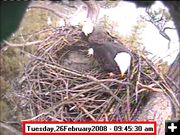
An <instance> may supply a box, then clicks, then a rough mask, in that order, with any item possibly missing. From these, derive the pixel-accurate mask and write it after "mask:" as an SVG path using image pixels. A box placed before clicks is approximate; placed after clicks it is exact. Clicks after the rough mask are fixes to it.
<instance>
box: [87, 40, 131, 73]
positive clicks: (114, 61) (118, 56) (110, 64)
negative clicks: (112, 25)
mask: <svg viewBox="0 0 180 135" xmlns="http://www.w3.org/2000/svg"><path fill="white" fill-rule="evenodd" d="M89 46H90V48H89V49H88V55H95V58H97V60H98V62H99V63H100V64H101V66H102V68H103V69H104V70H105V71H108V72H114V73H119V72H121V75H122V76H123V75H124V73H125V72H126V71H127V70H128V68H129V67H130V64H131V56H132V54H131V52H130V51H129V50H128V49H127V48H126V47H125V46H123V45H121V44H117V43H111V42H109V43H105V44H97V43H90V44H89Z"/></svg>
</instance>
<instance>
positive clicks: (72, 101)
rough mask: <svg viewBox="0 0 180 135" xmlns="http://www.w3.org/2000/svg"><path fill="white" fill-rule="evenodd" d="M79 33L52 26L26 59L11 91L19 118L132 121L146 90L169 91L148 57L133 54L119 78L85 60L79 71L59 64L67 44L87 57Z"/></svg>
mask: <svg viewBox="0 0 180 135" xmlns="http://www.w3.org/2000/svg"><path fill="white" fill-rule="evenodd" d="M81 34H82V31H81V30H80V29H79V28H76V27H67V28H62V29H59V30H56V31H54V32H52V35H51V36H50V37H48V38H47V39H45V40H44V42H43V43H41V44H39V45H38V47H39V49H38V50H37V52H36V53H35V54H31V57H32V59H31V61H30V62H29V64H28V65H27V66H26V68H25V71H24V74H23V76H22V77H20V78H19V81H18V83H17V84H16V85H15V87H14V91H13V92H14V94H11V95H12V96H13V97H14V101H15V102H14V103H15V104H16V106H17V108H18V110H20V111H22V114H23V117H24V119H28V120H50V121H124V120H132V119H133V117H134V116H135V115H136V113H137V111H138V110H139V109H140V108H141V107H143V104H144V103H145V101H146V99H147V95H148V93H149V92H151V91H158V92H164V93H167V95H170V94H169V93H171V90H170V88H169V86H168V84H167V83H166V81H165V79H164V78H163V77H162V75H161V74H160V73H159V72H158V71H157V70H156V69H155V67H154V66H153V64H152V63H151V62H150V61H149V60H148V59H146V58H145V57H143V56H139V55H138V54H134V57H135V60H134V61H133V62H132V68H131V73H130V75H127V77H126V79H124V80H120V79H119V76H118V75H117V76H116V77H115V78H113V79H112V78H109V77H108V75H107V73H105V72H103V71H102V69H101V68H100V67H99V66H98V65H93V64H92V63H91V62H92V61H91V62H90V63H86V64H89V65H91V66H90V67H89V68H88V71H85V72H83V69H81V70H79V71H78V70H76V69H73V68H69V67H67V66H65V64H64V60H65V59H66V55H67V54H68V53H69V51H70V50H71V49H72V48H75V49H73V51H78V52H81V53H82V55H83V54H84V57H87V56H86V53H87V52H86V51H87V43H86V42H85V41H82V40H81ZM77 46H78V47H77ZM87 59H91V58H87ZM89 61H90V60H89ZM71 64H73V63H71ZM71 64H70V65H71ZM86 70H87V69H86ZM11 98H12V97H11ZM173 101H174V100H173Z"/></svg>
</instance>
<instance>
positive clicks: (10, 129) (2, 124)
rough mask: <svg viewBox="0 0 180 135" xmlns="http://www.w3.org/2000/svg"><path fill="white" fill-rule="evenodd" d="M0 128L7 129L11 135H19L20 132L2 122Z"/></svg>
mask: <svg viewBox="0 0 180 135" xmlns="http://www.w3.org/2000/svg"><path fill="white" fill-rule="evenodd" d="M0 127H1V128H4V129H7V130H8V131H10V132H11V133H12V134H16V135H21V132H20V131H19V130H17V129H15V128H14V127H13V126H11V125H9V124H6V123H4V122H0Z"/></svg>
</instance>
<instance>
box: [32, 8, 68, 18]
mask: <svg viewBox="0 0 180 135" xmlns="http://www.w3.org/2000/svg"><path fill="white" fill-rule="evenodd" d="M29 8H39V9H44V10H48V11H50V12H52V13H53V14H55V15H56V16H58V17H59V18H63V19H68V18H70V16H68V15H66V14H63V13H60V12H57V11H56V10H55V9H52V8H49V7H47V6H41V5H33V6H29Z"/></svg>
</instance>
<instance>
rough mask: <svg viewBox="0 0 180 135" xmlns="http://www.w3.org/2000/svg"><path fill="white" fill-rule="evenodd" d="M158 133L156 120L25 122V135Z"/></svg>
mask: <svg viewBox="0 0 180 135" xmlns="http://www.w3.org/2000/svg"><path fill="white" fill-rule="evenodd" d="M37 134H38V135H52V134H53V135H57V134H58V135H60V134H62V135H64V134H66V135H81V134H83V135H86V134H88V135H89V134H93V135H96V134H98V135H111V134H116V135H134V134H135V135H156V122H152V121H143V122H47V121H46V122H42V121H41V122H39V121H37V122H34V121H33V122H30V121H24V122H23V135H37Z"/></svg>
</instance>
